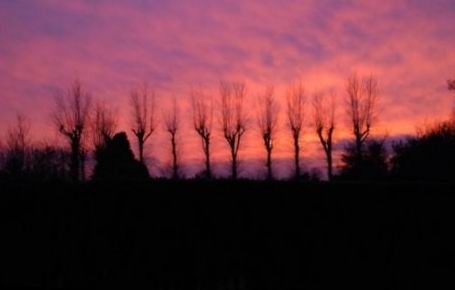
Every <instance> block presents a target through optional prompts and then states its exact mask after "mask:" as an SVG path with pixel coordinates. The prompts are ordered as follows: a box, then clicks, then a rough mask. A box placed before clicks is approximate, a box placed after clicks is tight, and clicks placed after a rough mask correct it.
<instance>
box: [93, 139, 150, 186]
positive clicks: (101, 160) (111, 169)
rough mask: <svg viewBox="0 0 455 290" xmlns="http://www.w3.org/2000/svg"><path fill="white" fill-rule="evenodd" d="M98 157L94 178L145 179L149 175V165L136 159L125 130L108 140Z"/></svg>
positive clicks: (116, 179)
mask: <svg viewBox="0 0 455 290" xmlns="http://www.w3.org/2000/svg"><path fill="white" fill-rule="evenodd" d="M96 158H97V160H96V161H97V163H96V166H95V170H94V174H93V179H94V180H110V181H118V180H136V179H142V180H145V179H147V178H148V177H149V173H148V170H147V167H146V166H145V165H144V164H142V163H141V162H140V161H137V160H136V159H134V154H133V151H131V147H130V142H129V141H128V137H127V136H126V133H125V132H120V133H117V134H115V135H114V137H112V139H110V140H108V141H107V143H106V146H105V147H104V148H103V149H101V150H100V151H99V154H97V156H96Z"/></svg>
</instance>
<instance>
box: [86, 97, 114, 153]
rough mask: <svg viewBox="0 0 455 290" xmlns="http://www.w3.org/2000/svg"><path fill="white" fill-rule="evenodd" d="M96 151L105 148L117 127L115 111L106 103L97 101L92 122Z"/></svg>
mask: <svg viewBox="0 0 455 290" xmlns="http://www.w3.org/2000/svg"><path fill="white" fill-rule="evenodd" d="M90 125H91V133H92V142H93V146H94V148H95V151H97V150H99V149H101V148H103V147H104V146H105V145H106V143H107V142H108V141H109V140H110V139H112V137H113V136H114V134H115V131H116V129H117V119H116V117H115V114H114V112H113V111H112V110H111V109H110V108H109V107H108V106H107V105H106V104H105V103H97V104H96V106H95V110H94V112H93V116H92V120H91V122H90Z"/></svg>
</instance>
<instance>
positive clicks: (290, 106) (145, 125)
mask: <svg viewBox="0 0 455 290" xmlns="http://www.w3.org/2000/svg"><path fill="white" fill-rule="evenodd" d="M448 88H449V90H454V84H453V81H449V82H448ZM246 95H247V91H246V85H245V84H244V83H239V82H222V83H220V88H219V102H218V103H217V104H218V105H219V106H215V105H214V103H215V102H214V101H213V99H212V98H211V97H210V96H208V95H207V93H206V92H204V90H203V89H201V88H197V89H193V90H192V91H191V92H190V94H189V96H190V99H191V111H192V125H193V129H194V132H195V134H197V136H198V137H199V138H200V141H201V145H202V146H201V151H202V153H203V156H204V169H203V170H202V171H201V172H200V173H199V174H196V178H205V179H210V178H214V177H215V175H214V173H213V169H212V168H213V166H212V159H211V154H212V153H213V152H212V149H211V145H212V143H213V134H214V127H216V129H219V132H220V134H221V136H222V137H223V139H224V140H225V142H226V145H227V149H228V151H229V156H230V177H231V178H232V179H237V178H238V176H239V163H240V156H239V153H240V148H241V145H242V142H243V139H244V135H245V133H246V131H247V130H250V129H251V126H250V124H249V123H248V122H247V120H248V119H249V117H251V116H249V114H248V112H247V111H246V109H245V108H244V106H245V98H246ZM345 96H346V97H345V103H344V104H343V108H344V109H345V114H344V115H345V117H346V118H345V119H346V120H347V124H348V128H349V131H350V132H351V133H352V139H351V140H350V141H349V142H348V143H347V144H346V145H345V147H344V149H343V153H342V157H341V165H340V166H338V168H336V166H335V164H334V147H335V145H336V142H335V131H336V129H338V128H339V125H338V123H339V121H338V118H337V114H336V111H337V107H338V105H337V104H336V101H335V93H334V92H331V93H330V94H324V93H320V92H318V93H315V94H313V95H312V96H311V98H309V97H308V94H307V93H306V91H305V89H304V87H303V85H302V84H297V85H293V86H291V87H290V88H289V89H288V91H287V93H286V125H287V127H288V130H289V135H290V137H291V138H290V139H289V140H290V142H292V144H291V145H292V148H293V155H294V158H293V165H292V166H293V176H292V178H294V179H302V180H309V179H314V178H319V177H318V176H317V175H314V174H313V175H312V174H310V173H309V172H304V171H303V169H302V161H301V157H300V156H301V152H302V151H303V150H305V148H302V147H303V145H302V138H303V132H304V130H303V128H304V127H305V126H307V125H311V126H312V128H313V129H314V131H313V132H314V134H315V135H316V136H317V139H318V140H319V143H320V147H321V151H322V152H323V154H324V156H325V160H326V166H325V167H326V174H325V176H326V177H327V179H328V180H329V181H330V180H376V181H377V180H433V181H450V180H453V177H454V174H455V173H454V162H453V160H454V159H455V157H454V155H455V150H453V148H455V144H454V143H455V141H454V127H455V113H454V115H453V116H451V117H450V118H449V119H448V121H445V122H441V123H438V124H434V125H431V126H428V127H426V128H424V129H421V130H420V131H419V132H418V133H417V134H416V135H415V136H412V137H408V138H407V139H403V140H400V141H395V142H393V144H392V146H391V147H390V146H388V145H390V142H388V140H387V138H386V137H383V138H378V137H375V136H374V135H372V131H373V128H374V126H375V125H376V122H377V119H378V117H379V116H378V111H379V110H378V108H377V106H378V98H379V84H378V81H377V80H376V79H375V78H374V77H372V76H369V77H364V78H359V77H357V76H356V75H353V76H351V77H350V78H348V79H347V81H346V90H345ZM130 104H131V116H130V117H131V128H132V129H131V132H132V134H133V136H134V138H135V140H134V141H135V142H134V143H135V144H136V146H137V159H138V162H139V163H140V164H141V165H142V166H143V167H144V170H145V171H146V170H147V168H146V166H145V159H146V153H145V150H144V149H145V145H146V143H147V142H148V141H149V140H150V138H151V137H152V136H153V134H154V132H155V131H156V129H157V124H158V119H160V120H161V121H162V122H163V125H164V129H165V131H166V132H167V133H168V136H169V143H170V145H171V146H170V148H171V150H170V151H171V152H170V155H171V157H172V162H171V166H170V167H171V168H170V170H169V171H170V174H169V176H170V177H171V178H172V179H179V178H183V177H184V174H183V172H182V168H181V164H180V159H181V158H180V156H179V152H180V150H179V149H180V147H181V146H182V144H180V139H179V138H178V135H179V134H180V133H181V130H182V124H181V123H182V122H183V121H184V120H181V112H180V108H179V103H178V102H177V100H176V99H175V98H174V99H173V102H172V104H171V107H170V108H169V110H167V111H164V112H163V115H162V118H158V114H157V109H158V105H157V100H156V92H155V91H154V90H152V89H150V88H149V87H147V86H146V85H143V86H141V87H139V88H137V89H134V90H132V92H131V95H130ZM307 106H310V107H311V109H312V110H311V113H310V112H308V110H306V107H307ZM215 111H216V112H217V113H218V114H216V118H215V116H214V112H215ZM250 111H251V110H250ZM255 113H256V120H257V131H258V132H259V133H260V136H261V141H262V143H263V146H264V152H265V158H264V159H265V162H264V163H265V167H266V172H267V173H266V176H265V177H266V179H269V180H271V179H274V172H273V168H274V167H273V149H274V145H275V143H276V134H277V131H278V130H279V126H278V125H279V124H278V123H279V118H278V116H279V113H280V110H279V104H278V101H277V99H276V96H275V94H274V90H273V88H272V87H269V88H267V89H266V90H265V91H264V92H263V93H261V94H259V96H258V109H257V110H256V112H255ZM51 117H52V120H53V122H54V125H55V129H56V130H57V131H58V132H59V133H60V134H61V136H63V137H64V138H65V140H66V143H67V146H65V147H56V146H54V145H52V144H50V143H49V142H47V143H46V142H44V143H42V144H36V143H34V142H33V141H32V140H31V137H30V136H31V130H32V128H31V124H30V120H28V119H27V118H25V117H24V116H22V115H18V116H17V120H16V122H15V123H14V124H12V125H11V126H10V128H9V130H8V132H6V134H5V138H4V142H2V143H3V144H4V146H3V148H0V149H1V150H0V177H1V178H10V179H17V178H22V179H24V178H29V179H38V180H39V179H41V180H72V181H76V182H80V181H86V180H88V179H91V178H100V177H101V176H103V178H111V179H121V178H126V179H132V178H134V176H135V173H137V174H138V178H143V176H144V174H143V173H139V172H138V171H137V170H136V169H133V168H134V167H135V166H132V165H131V164H133V163H134V162H135V161H134V160H129V161H126V159H125V158H124V157H125V156H129V158H131V159H134V158H135V157H134V154H133V152H132V150H131V148H130V143H129V140H128V139H127V137H126V136H127V135H126V134H125V133H122V132H119V131H118V124H117V123H118V119H117V115H116V114H115V112H114V111H113V110H112V109H111V108H110V107H109V106H108V105H107V104H106V103H99V102H98V103H93V99H92V97H91V96H90V94H89V93H88V92H87V91H85V89H84V88H83V86H82V84H81V83H80V82H79V81H76V82H75V83H74V84H73V85H72V86H71V87H70V88H69V90H68V91H67V92H66V93H64V94H63V95H61V96H59V97H58V98H56V107H55V109H54V111H53V113H52V116H51ZM215 121H219V122H217V124H219V126H214V123H215ZM115 136H117V137H120V136H121V139H122V140H123V141H122V142H123V143H124V145H123V146H120V147H118V148H116V149H112V148H110V147H112V146H116V145H115V144H116V142H117V141H118V140H120V139H119V138H117V141H115V140H114V139H115V138H114V137H115ZM121 148H123V149H121ZM110 150H124V151H123V152H118V154H117V153H116V154H111V153H108V152H109V151H110ZM105 151H107V153H106V152H105ZM122 156H123V157H122ZM109 158H111V159H116V158H117V159H118V160H107V159H109ZM88 160H92V161H94V162H92V163H95V164H94V168H95V170H94V171H93V170H91V171H90V172H89V173H87V169H86V167H87V166H86V165H87V161H88ZM122 162H124V163H125V164H124V166H125V168H123V169H122V168H120V167H122V166H123V165H122ZM99 163H101V164H99ZM105 164H110V165H111V164H116V165H115V166H117V167H116V168H117V170H119V172H123V173H124V175H119V172H117V173H114V172H113V171H112V168H111V166H110V165H108V166H106V165H105ZM115 166H114V167H115ZM103 168H107V169H108V171H107V172H103V170H104V169H103ZM336 169H337V170H336ZM129 170H132V171H131V172H130V171H129ZM144 170H142V171H144ZM134 172H135V173H134ZM88 174H89V175H90V176H87V175H88ZM109 174H113V176H111V177H108V176H107V175H109ZM147 174H148V173H147Z"/></svg>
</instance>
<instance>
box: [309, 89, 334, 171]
mask: <svg viewBox="0 0 455 290" xmlns="http://www.w3.org/2000/svg"><path fill="white" fill-rule="evenodd" d="M335 109H336V107H335V95H334V94H333V93H332V94H331V95H330V100H329V101H327V100H326V98H325V96H324V95H323V94H321V93H317V94H315V95H314V97H313V121H314V128H315V131H316V134H317V135H318V138H319V142H320V143H321V146H322V148H323V150H324V153H325V156H326V162H327V176H328V178H329V180H331V179H332V177H333V162H332V160H333V159H332V151H333V132H334V131H335Z"/></svg>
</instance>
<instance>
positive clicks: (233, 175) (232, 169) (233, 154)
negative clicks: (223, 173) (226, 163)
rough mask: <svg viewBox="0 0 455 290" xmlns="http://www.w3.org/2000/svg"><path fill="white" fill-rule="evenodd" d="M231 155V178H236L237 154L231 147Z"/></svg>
mask: <svg viewBox="0 0 455 290" xmlns="http://www.w3.org/2000/svg"><path fill="white" fill-rule="evenodd" d="M231 155H232V164H231V165H232V168H231V171H232V179H234V180H235V179H237V154H235V152H234V149H231Z"/></svg>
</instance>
